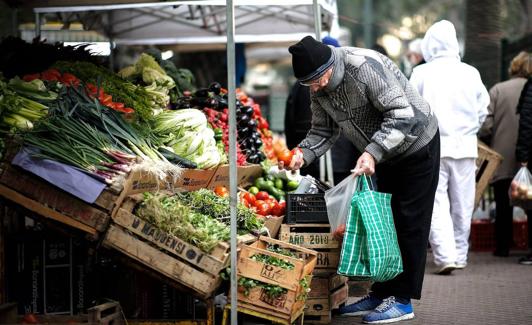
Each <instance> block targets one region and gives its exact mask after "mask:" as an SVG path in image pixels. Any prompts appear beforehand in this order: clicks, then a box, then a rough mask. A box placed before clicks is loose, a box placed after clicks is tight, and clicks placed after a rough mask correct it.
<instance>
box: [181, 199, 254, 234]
mask: <svg viewBox="0 0 532 325" xmlns="http://www.w3.org/2000/svg"><path fill="white" fill-rule="evenodd" d="M176 195H177V196H178V197H179V199H180V200H181V201H182V202H183V204H186V205H187V206H190V207H191V208H192V209H193V210H195V211H197V212H200V213H203V214H206V215H209V216H211V217H213V218H215V219H216V220H218V221H220V222H223V223H224V224H226V225H229V224H230V222H231V220H230V215H229V198H224V197H220V196H218V195H216V194H215V193H214V192H213V191H210V190H207V189H200V190H198V191H194V192H183V193H178V194H176ZM263 224H264V223H263V221H262V220H260V219H257V217H256V216H255V213H254V212H253V210H251V209H249V208H247V207H245V206H244V205H243V204H241V203H238V207H237V227H238V230H239V233H244V234H246V233H250V232H258V231H259V230H260V229H261V228H262V226H263Z"/></svg>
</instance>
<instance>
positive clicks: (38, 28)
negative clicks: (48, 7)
mask: <svg viewBox="0 0 532 325" xmlns="http://www.w3.org/2000/svg"><path fill="white" fill-rule="evenodd" d="M35 37H36V38H37V37H38V38H39V39H41V14H39V13H36V14H35Z"/></svg>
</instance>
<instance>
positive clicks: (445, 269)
mask: <svg viewBox="0 0 532 325" xmlns="http://www.w3.org/2000/svg"><path fill="white" fill-rule="evenodd" d="M456 269H457V267H456V264H454V263H449V264H445V265H443V266H442V267H440V268H439V269H438V271H436V274H439V275H449V274H451V273H452V272H453V271H454V270H456Z"/></svg>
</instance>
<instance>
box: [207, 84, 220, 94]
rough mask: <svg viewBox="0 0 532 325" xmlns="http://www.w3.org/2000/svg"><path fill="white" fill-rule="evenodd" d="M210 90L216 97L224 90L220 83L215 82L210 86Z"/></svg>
mask: <svg viewBox="0 0 532 325" xmlns="http://www.w3.org/2000/svg"><path fill="white" fill-rule="evenodd" d="M209 90H210V91H212V92H213V93H214V94H215V95H219V94H220V91H221V90H222V85H220V83H219V82H213V83H211V84H210V85H209Z"/></svg>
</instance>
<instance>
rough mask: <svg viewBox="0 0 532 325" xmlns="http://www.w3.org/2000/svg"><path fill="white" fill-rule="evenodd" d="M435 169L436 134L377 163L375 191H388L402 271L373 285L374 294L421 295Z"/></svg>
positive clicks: (438, 163)
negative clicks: (401, 155)
mask: <svg viewBox="0 0 532 325" xmlns="http://www.w3.org/2000/svg"><path fill="white" fill-rule="evenodd" d="M439 169H440V136H439V133H436V135H435V136H434V139H433V140H432V141H431V142H430V143H429V144H427V145H426V146H425V147H424V148H422V149H420V150H418V151H417V152H415V153H414V154H412V155H410V156H408V157H406V158H404V159H402V160H400V161H399V162H396V163H393V164H386V163H384V164H381V165H378V166H377V185H378V189H379V192H385V193H391V194H392V202H391V204H392V212H393V218H394V222H395V228H396V231H397V239H398V241H399V248H400V249H401V255H402V258H403V273H401V274H399V275H398V276H397V277H396V278H394V279H392V280H390V281H386V282H380V283H378V282H377V283H374V284H373V286H372V288H371V289H372V292H373V294H375V295H376V296H378V297H381V298H384V297H388V296H399V297H405V298H414V299H419V298H421V288H422V286H423V277H424V274H425V261H426V258H427V244H428V240H429V232H430V222H431V220H432V208H433V206H434V196H435V194H436V188H437V186H438V176H439Z"/></svg>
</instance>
